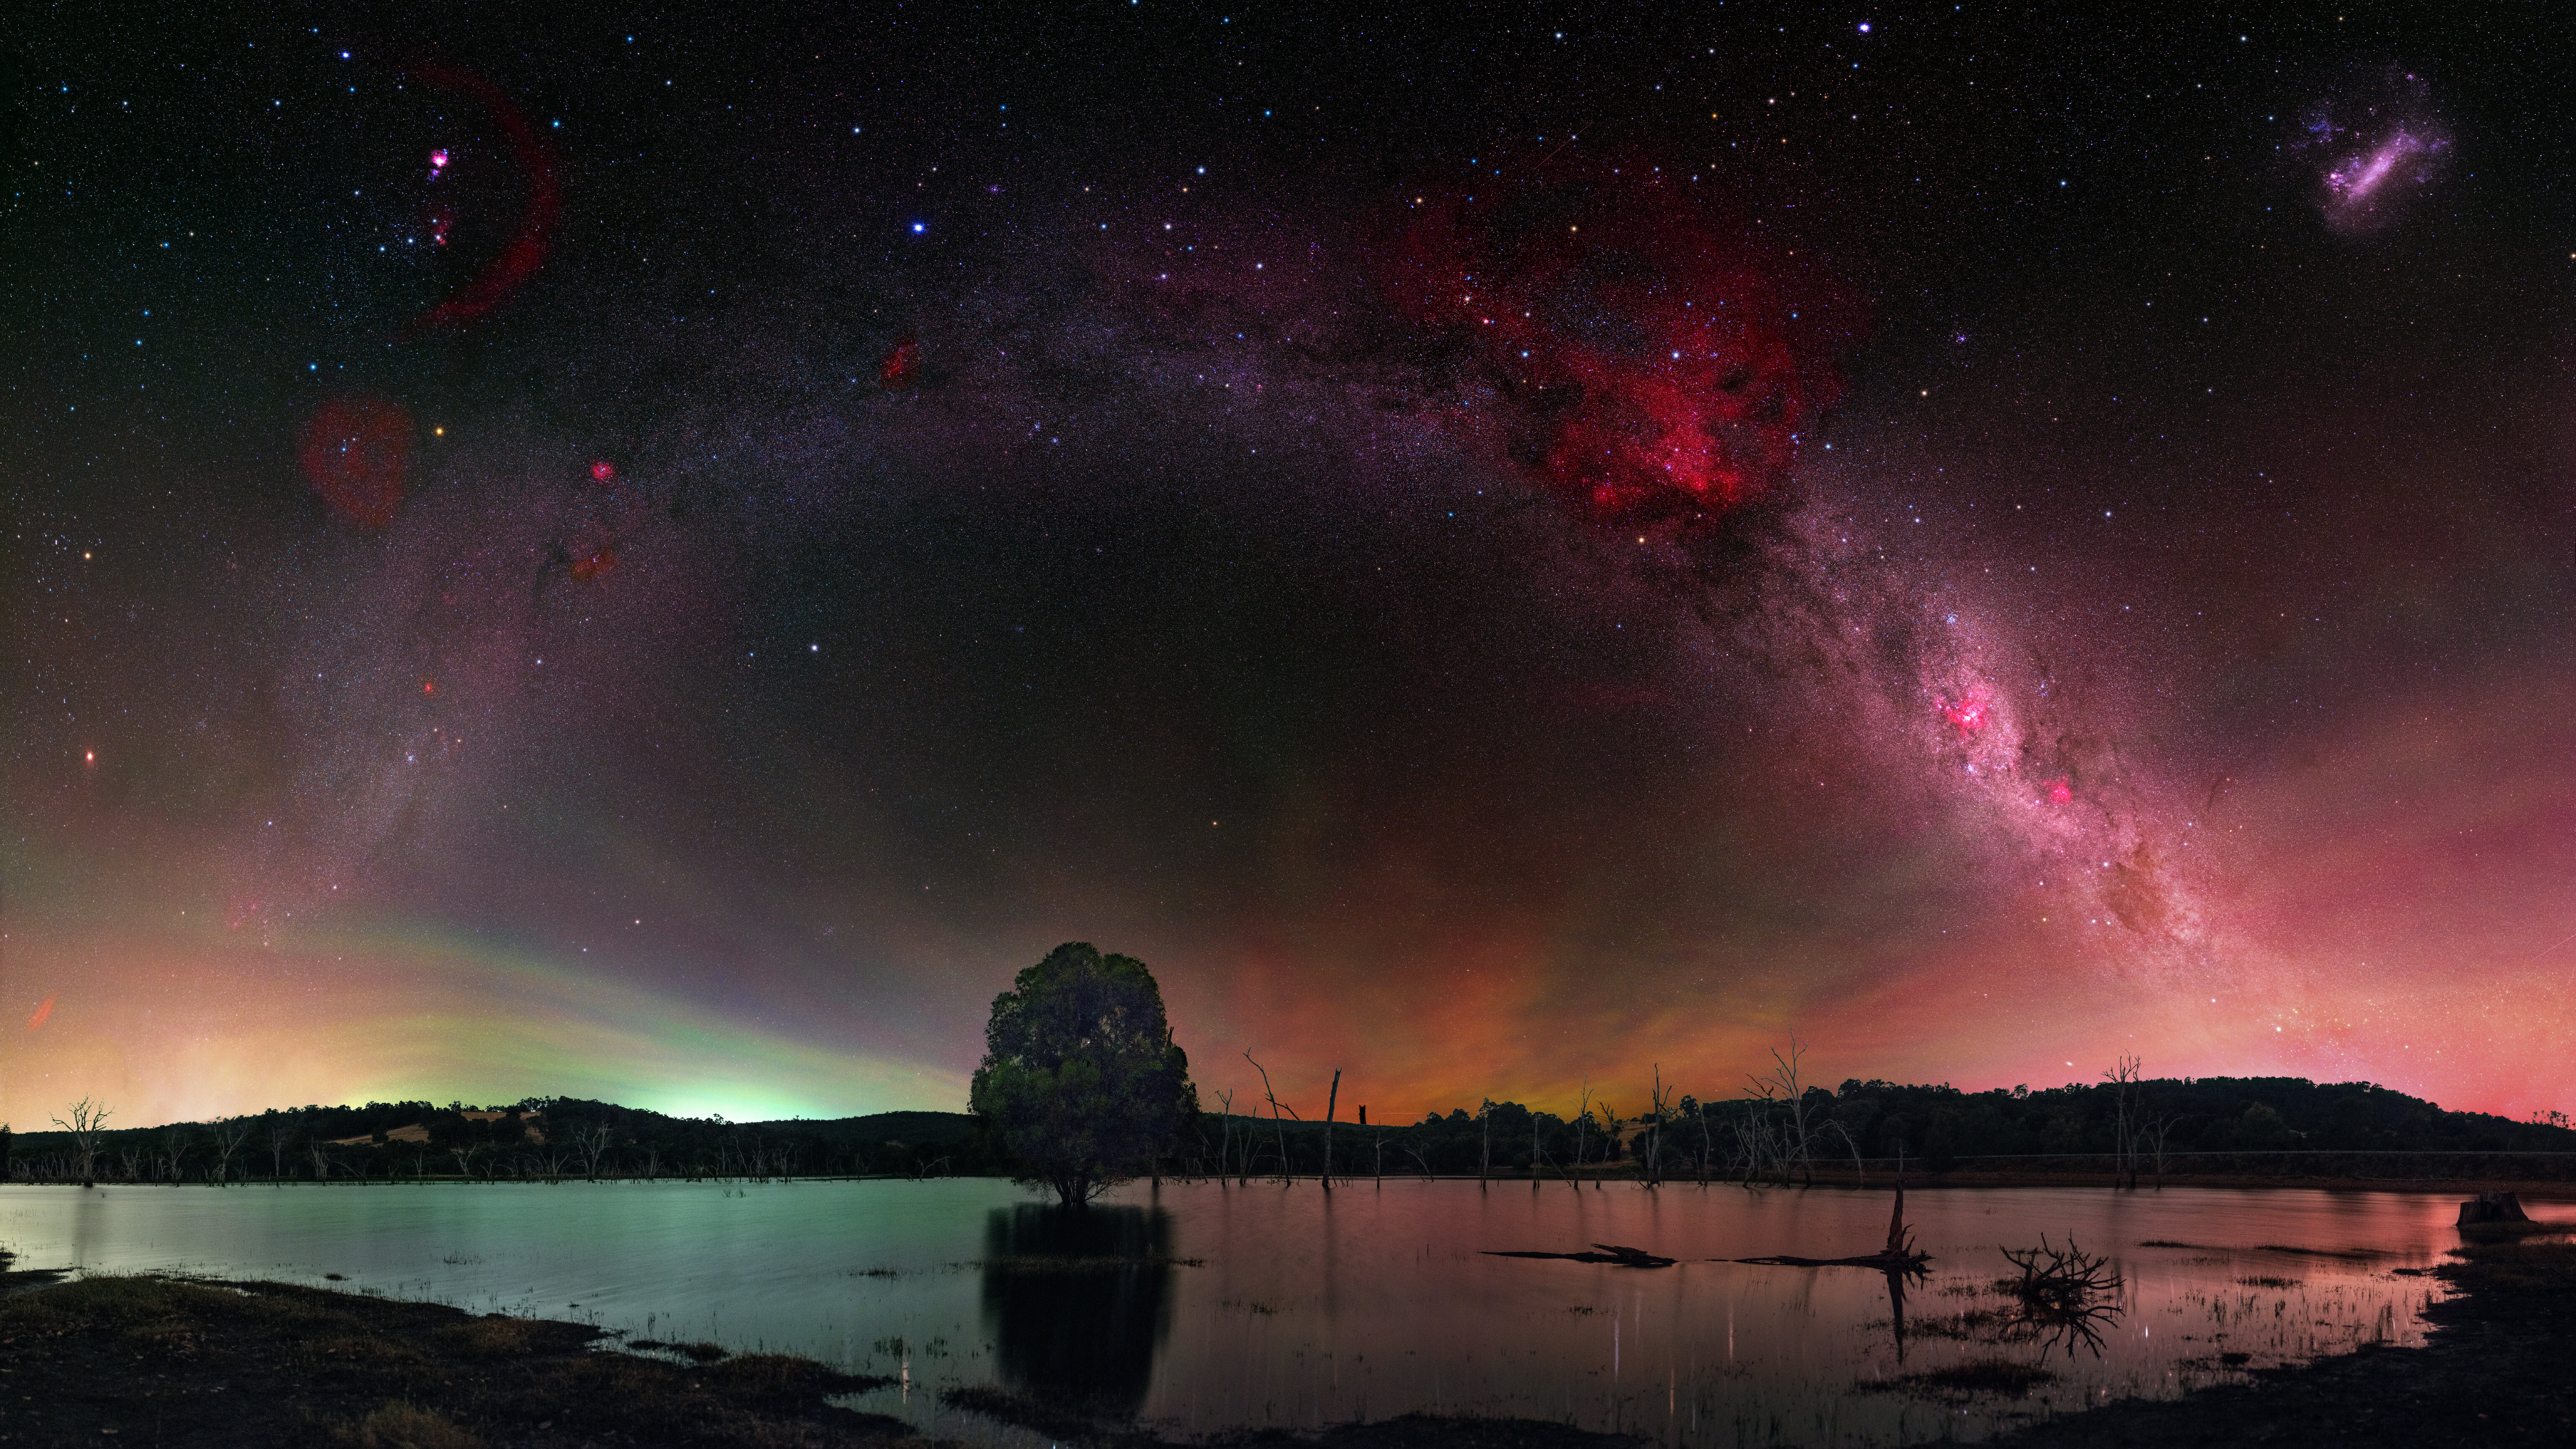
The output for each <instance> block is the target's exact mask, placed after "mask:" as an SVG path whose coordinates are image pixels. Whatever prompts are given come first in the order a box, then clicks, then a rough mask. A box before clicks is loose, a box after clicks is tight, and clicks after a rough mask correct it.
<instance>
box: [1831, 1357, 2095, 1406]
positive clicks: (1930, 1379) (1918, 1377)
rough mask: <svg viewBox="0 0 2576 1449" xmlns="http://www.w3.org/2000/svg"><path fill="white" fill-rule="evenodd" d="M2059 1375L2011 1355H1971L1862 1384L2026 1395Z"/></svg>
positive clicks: (1956, 1392) (1964, 1394)
mask: <svg viewBox="0 0 2576 1449" xmlns="http://www.w3.org/2000/svg"><path fill="white" fill-rule="evenodd" d="M2056 1381H2057V1375H2055V1374H2053V1373H2050V1372H2049V1371H2048V1370H2046V1369H2044V1368H2041V1367H2039V1366H2038V1365H2037V1364H2027V1363H2023V1362H2021V1361H2019V1360H2017V1359H2009V1358H1972V1359H1969V1360H1968V1361H1966V1362H1965V1363H1955V1364H1952V1365H1950V1366H1949V1367H1947V1368H1937V1369H1926V1370H1924V1371H1923V1372H1921V1373H1911V1374H1905V1375H1902V1376H1900V1377H1898V1378H1893V1379H1887V1380H1883V1381H1880V1382H1877V1383H1869V1384H1863V1385H1862V1386H1861V1387H1863V1388H1865V1389H1877V1390H1880V1391H1882V1392H1884V1391H1887V1390H1902V1391H1912V1392H1916V1393H1924V1392H1930V1393H1937V1394H1944V1395H1952V1396H1957V1397H1962V1398H1964V1397H1967V1396H1969V1395H1972V1394H2014V1395H2019V1394H2027V1393H2029V1392H2030V1391H2031V1390H2032V1389H2035V1388H2038V1387H2039V1386H2040V1385H2041V1384H2046V1383H2054V1382H2056Z"/></svg>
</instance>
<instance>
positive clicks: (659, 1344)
mask: <svg viewBox="0 0 2576 1449" xmlns="http://www.w3.org/2000/svg"><path fill="white" fill-rule="evenodd" d="M896 1342H898V1343H900V1342H902V1340H901V1339H897V1340H896ZM626 1346H627V1347H628V1348H657V1349H660V1350H661V1351H663V1352H664V1353H676V1354H679V1355H681V1356H683V1357H685V1358H692V1359H696V1360H697V1361H698V1362H700V1363H714V1362H715V1361H716V1360H717V1359H720V1358H722V1357H724V1356H725V1354H726V1353H727V1352H728V1351H729V1350H727V1349H726V1348H725V1347H724V1346H723V1345H721V1344H714V1343H666V1342H664V1341H663V1340H661V1339H658V1338H639V1339H636V1340H635V1341H633V1342H632V1343H629V1344H627V1345H626Z"/></svg>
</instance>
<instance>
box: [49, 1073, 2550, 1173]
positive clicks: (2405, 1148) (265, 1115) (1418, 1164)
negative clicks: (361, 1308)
mask: <svg viewBox="0 0 2576 1449" xmlns="http://www.w3.org/2000/svg"><path fill="white" fill-rule="evenodd" d="M1790 1081H1791V1082H1792V1083H1794V1075H1793V1076H1792V1077H1791V1078H1790ZM1776 1085H1777V1084H1775V1086H1776ZM1621 1105H1622V1106H1625V1107H1627V1108H1629V1110H1626V1111H1619V1110H1614V1109H1613V1108H1612V1106H1611V1105H1609V1104H1607V1103H1601V1102H1587V1103H1585V1107H1584V1110H1582V1111H1581V1112H1578V1113H1574V1114H1567V1115H1563V1116H1560V1115H1558V1114H1556V1113H1553V1112H1533V1111H1531V1110H1530V1109H1529V1108H1528V1107H1525V1106H1523V1105H1521V1104H1519V1103H1516V1102H1488V1103H1483V1104H1480V1105H1479V1107H1478V1108H1476V1109H1474V1110H1470V1109H1468V1108H1465V1107H1460V1108H1457V1109H1455V1110H1453V1111H1450V1112H1448V1113H1446V1114H1445V1115H1444V1114H1440V1113H1433V1114H1430V1115H1428V1116H1425V1117H1424V1118H1423V1119H1422V1120H1420V1121H1419V1122H1413V1123H1407V1124H1402V1125H1384V1126H1382V1125H1375V1124H1366V1125H1363V1124H1358V1123H1351V1122H1342V1123H1337V1124H1335V1126H1334V1129H1333V1133H1332V1143H1331V1148H1332V1157H1333V1164H1332V1165H1333V1170H1334V1171H1335V1172H1336V1173H1337V1174H1338V1175H1344V1176H1354V1177H1365V1176H1374V1175H1381V1174H1383V1175H1387V1176H1399V1175H1401V1176H1422V1175H1439V1176H1455V1175H1469V1176H1472V1175H1478V1174H1486V1175H1492V1176H1498V1177H1499V1176H1520V1177H1527V1176H1530V1175H1532V1174H1533V1169H1535V1173H1536V1175H1538V1176H1542V1177H1555V1176H1588V1175H1597V1174H1601V1173H1605V1172H1615V1173H1618V1174H1620V1175H1630V1174H1634V1175H1639V1176H1646V1177H1661V1178H1672V1177H1696V1178H1702V1179H1706V1180H1736V1179H1739V1178H1770V1179H1778V1178H1783V1177H1787V1176H1789V1175H1791V1174H1793V1173H1801V1172H1805V1173H1812V1172H1814V1171H1816V1170H1819V1169H1825V1170H1830V1169H1832V1168H1833V1167H1834V1166H1835V1165H1836V1164H1837V1163H1843V1164H1850V1163H1851V1162H1852V1161H1853V1159H1856V1158H1857V1159H1869V1160H1870V1161H1871V1162H1872V1164H1873V1167H1872V1170H1876V1164H1877V1163H1878V1161H1879V1160H1882V1159H1893V1158H1897V1157H1899V1156H1900V1155H1901V1156H1902V1157H1904V1158H1905V1159H1906V1160H1908V1161H1909V1162H1912V1163H1916V1164H1919V1165H1920V1167H1921V1168H1922V1169H1923V1170H1924V1171H1927V1172H1935V1173H1938V1172H1946V1171H1950V1170H1952V1169H1953V1168H1954V1167H1956V1166H1958V1165H1959V1164H1960V1163H1961V1161H1962V1160H1963V1159H1972V1158H1992V1157H1999V1156H2037V1155H2048V1156H2068V1155H2082V1156H2090V1157H2095V1158H2099V1159H2102V1160H2104V1161H2107V1162H2115V1163H2122V1164H2125V1165H2126V1166H2125V1169H2124V1170H2128V1171H2131V1172H2133V1173H2134V1172H2135V1171H2138V1170H2152V1168H2153V1166H2154V1164H2155V1161H2156V1159H2157V1158H2158V1157H2159V1156H2161V1157H2163V1158H2165V1159H2168V1160H2170V1159H2173V1158H2178V1157H2181V1156H2182V1155H2184V1154H2196V1153H2212V1152H2227V1153H2262V1154H2280V1153H2287V1152H2331V1153H2373V1154H2384V1153H2404V1152H2414V1153H2437V1152H2453V1153H2456V1152H2478V1153H2492V1152H2576V1130H2571V1128H2570V1127H2569V1125H2568V1124H2567V1122H2566V1119H2565V1118H2564V1117H2556V1119H2555V1120H2542V1121H2533V1122H2517V1121H2514V1120H2512V1119H2510V1118H2505V1117H2497V1116H2492V1115H2489V1114H2486V1113H2479V1112H2446V1111H2444V1110H2442V1109H2441V1108H2439V1107H2436V1106H2434V1105H2433V1104H2432V1103H2430V1102H2426V1101H2423V1100H2422V1099H2420V1098H2416V1097H2410V1096H2407V1095H2406V1094H2405V1093H2402V1092H2395V1091H2390V1090H2388V1089H2386V1088H2384V1087H2376V1086H2372V1085H2370V1084H2368V1083H2364V1082H2345V1083H2334V1084H2319V1083H2315V1082H2310V1081H2306V1080H2304V1079H2301V1078H2296V1077H2203V1078H2198V1079H2186V1080H2179V1081H2177V1080H2171V1079H2166V1080H2145V1081H2130V1082H2126V1083H2118V1082H2105V1083H2102V1084H2098V1085H2089V1086H2067V1087H2052V1088H2044V1089H2040V1090H2036V1091H2034V1090H2031V1089H2029V1088H2025V1087H2015V1088H2012V1089H2010V1090H1996V1091H1989V1092H1962V1091H1959V1090H1957V1089H1955V1088H1952V1087H1948V1086H1903V1085H1898V1084H1895V1083H1890V1082H1880V1081H1868V1082H1864V1081H1860V1080H1857V1079H1854V1080H1850V1081H1846V1082H1844V1083H1843V1084H1842V1086H1841V1087H1840V1088H1838V1089H1832V1090H1828V1089H1826V1088H1823V1087H1803V1088H1800V1089H1798V1090H1796V1091H1795V1092H1790V1091H1787V1090H1774V1091H1773V1093H1772V1095H1771V1096H1769V1097H1767V1098H1762V1097H1752V1098H1748V1097H1741V1096H1739V1097H1731V1098H1728V1099H1726V1100H1723V1101H1709V1102H1703V1101H1702V1100H1701V1099H1699V1098H1697V1097H1695V1096H1692V1095H1688V1094H1679V1093H1672V1092H1666V1093H1663V1094H1661V1097H1660V1104H1659V1103H1658V1101H1657V1100H1655V1099H1647V1100H1640V1101H1637V1102H1634V1103H1626V1104H1621ZM2552 1115H2553V1116H2554V1115H2555V1114H2552ZM111 1120H112V1119H111ZM1325 1145H1326V1144H1325V1131H1324V1126H1323V1124H1321V1123H1313V1122H1300V1121H1297V1120H1294V1119H1293V1118H1289V1117H1286V1116H1284V1115H1283V1116H1281V1117H1279V1118H1273V1117H1270V1116H1252V1115H1246V1114H1236V1113H1221V1112H1210V1113H1202V1114H1201V1115H1200V1116H1199V1117H1198V1118H1197V1120H1195V1121H1194V1122H1192V1123H1191V1124H1190V1126H1189V1128H1188V1130H1187V1131H1186V1132H1185V1133H1184V1134H1183V1137H1182V1140H1181V1142H1180V1144H1179V1145H1178V1147H1177V1148H1176V1150H1175V1151H1174V1152H1173V1154H1172V1155H1171V1157H1170V1158H1169V1159H1168V1160H1166V1161H1165V1162H1164V1163H1163V1164H1162V1170H1163V1172H1164V1173H1165V1174H1166V1175H1170V1176H1176V1177H1214V1176H1227V1177H1233V1176H1265V1175H1270V1176H1276V1175H1281V1174H1283V1173H1285V1174H1294V1175H1311V1174H1314V1173H1318V1172H1320V1171H1322V1170H1323V1168H1324V1152H1325ZM1981 1165H1982V1164H1981ZM1011 1171H1012V1164H1011V1163H1010V1162H1009V1161H1008V1160H1007V1158H1006V1156H1005V1155H1004V1154H1003V1153H1002V1152H1001V1151H1000V1150H999V1147H998V1144H997V1143H996V1141H995V1139H994V1137H993V1136H992V1135H991V1134H989V1133H988V1132H986V1131H985V1130H984V1129H983V1124H982V1123H981V1122H979V1121H978V1119H976V1118H975V1117H973V1116H970V1115H967V1114H964V1113H951V1112H886V1113H879V1114H876V1115H873V1116H867V1117H848V1118H840V1119H835V1120H828V1121H802V1120H798V1121H784V1122H759V1123H736V1122H727V1121H725V1120H723V1119H722V1118H683V1117H670V1116H666V1115H664V1114H662V1113H659V1112H649V1111H644V1110H641V1109H637V1108H632V1107H620V1106H617V1105H615V1104H613V1103H607V1102H591V1101H582V1100H578V1099H573V1098H544V1099H534V1098H532V1099H529V1100H527V1101H523V1102H518V1103H514V1104H511V1105H509V1106H506V1107H487V1108H471V1107H467V1106H466V1105H464V1104H463V1103H455V1102H451V1103H449V1104H448V1105H447V1106H445V1107H439V1106H434V1105H432V1104H430V1103H426V1102H371V1103H369V1104H367V1105H366V1106H363V1107H319V1106H315V1107H303V1108H297V1109H293V1110H275V1111H268V1112H262V1113H259V1114H257V1115H253V1116H242V1117H233V1118H227V1119H224V1120H222V1121H219V1122H211V1123H177V1124H173V1125H169V1126H160V1127H147V1128H112V1127H111V1128H106V1129H101V1130H98V1131H96V1132H94V1133H92V1134H90V1136H89V1140H88V1142H87V1145H86V1147H84V1144H83V1142H82V1140H81V1138H80V1135H79V1134H75V1133H70V1132H62V1131H49V1132H21V1133H18V1134H16V1135H15V1137H14V1138H12V1137H11V1136H10V1135H9V1134H8V1133H7V1132H6V1130H5V1129H0V1176H5V1178H7V1179H8V1180H11V1181H18V1182H31V1181H34V1182H63V1181H74V1182H77V1181H84V1180H96V1181H117V1182H165V1183H167V1182H247V1181H259V1182H283V1181H305V1182H312V1181H361V1180H363V1181H377V1182H383V1181H388V1180H392V1181H412V1180H431V1179H448V1180H469V1181H507V1180H560V1179H563V1178H582V1177H621V1178H623V1177H637V1178H673V1177H681V1178H777V1177H818V1176H833V1177H837V1176H888V1175H892V1176H903V1177H921V1176H951V1175H953V1176H981V1175H1008V1174H1010V1173H1011Z"/></svg>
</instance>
